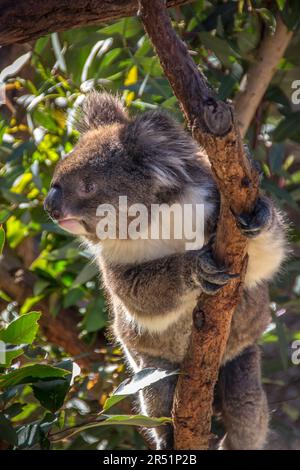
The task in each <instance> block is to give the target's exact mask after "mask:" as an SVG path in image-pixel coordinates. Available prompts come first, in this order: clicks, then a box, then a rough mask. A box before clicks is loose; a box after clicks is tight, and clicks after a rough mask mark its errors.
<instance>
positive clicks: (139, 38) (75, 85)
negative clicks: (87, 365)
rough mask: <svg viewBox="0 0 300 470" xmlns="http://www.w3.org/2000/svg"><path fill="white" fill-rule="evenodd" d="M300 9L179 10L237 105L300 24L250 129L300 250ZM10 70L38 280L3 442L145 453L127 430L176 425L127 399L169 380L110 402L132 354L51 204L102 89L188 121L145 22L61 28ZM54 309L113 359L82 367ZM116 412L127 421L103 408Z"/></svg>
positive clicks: (286, 296) (15, 341)
mask: <svg viewBox="0 0 300 470" xmlns="http://www.w3.org/2000/svg"><path fill="white" fill-rule="evenodd" d="M298 3H299V2H294V1H285V0H277V2H267V1H259V0H256V1H250V2H244V1H243V0H240V1H238V2H235V1H226V2H225V1H216V0H215V1H210V2H204V1H202V0H200V1H197V2H195V3H193V4H191V5H186V6H184V7H182V8H181V9H180V10H178V9H177V10H174V11H172V12H171V14H172V20H173V23H174V26H175V27H176V30H177V32H178V34H179V35H180V36H181V37H182V38H183V39H184V40H185V41H186V42H187V43H188V47H189V50H190V51H191V53H192V54H193V57H194V59H195V61H196V63H197V64H198V65H199V67H201V68H202V69H203V70H204V71H205V74H206V76H207V77H208V80H209V81H210V83H211V84H212V85H213V86H214V87H215V88H216V89H218V93H219V97H220V98H222V99H225V98H231V99H234V97H235V95H236V92H237V91H238V90H239V86H240V83H241V80H242V78H243V76H244V75H245V73H246V72H247V69H248V67H249V66H250V64H251V63H253V61H255V60H256V53H257V48H258V46H259V44H260V42H261V40H262V36H263V33H264V31H266V30H269V31H271V32H272V31H274V29H275V25H276V19H275V16H276V10H278V9H280V10H281V12H282V15H283V18H284V20H285V21H286V23H287V24H288V26H289V27H290V28H293V29H295V30H296V33H295V37H294V39H293V42H292V44H291V45H290V47H289V49H288V51H287V53H286V54H285V57H284V59H282V60H281V62H280V64H279V65H278V68H277V71H276V74H275V76H274V78H273V80H272V83H271V84H270V86H269V88H268V90H267V93H266V95H265V97H264V99H263V101H262V102H261V104H260V106H259V109H258V110H257V113H256V118H255V119H254V122H253V124H252V126H251V128H250V129H249V131H248V134H247V140H248V143H249V147H250V149H251V151H252V153H253V154H254V156H255V158H256V159H257V160H258V161H259V162H260V163H261V166H262V171H263V181H262V184H263V186H264V188H265V190H266V191H267V192H268V193H270V194H271V195H272V196H273V198H274V199H275V200H276V202H277V203H278V205H279V206H280V207H282V208H283V209H284V210H285V211H287V212H288V213H289V215H290V217H291V218H292V219H293V220H294V222H295V223H294V225H293V227H292V230H291V232H292V238H293V245H294V247H295V250H296V251H295V252H296V253H297V250H298V253H299V242H300V232H299V229H300V218H299V200H300V158H299V155H300V152H299V149H300V147H299V144H300V137H299V136H300V119H299V112H300V111H299V107H297V106H295V105H294V104H293V103H292V101H291V95H292V92H293V89H292V82H293V80H295V79H296V78H297V76H299V69H300V58H299V54H298V50H299V43H300V33H299V32H297V31H298V30H297V28H298V24H297V19H298V18H299V14H296V13H297V11H298V9H299V5H298ZM249 5H251V8H249ZM0 54H1V51H0ZM16 59H17V61H16ZM16 62H17V63H16ZM22 63H23V64H24V63H25V65H23V68H21V69H20V68H19V67H20V64H21V65H22ZM9 64H13V66H12V67H11V68H10V69H9V70H6V72H5V70H3V72H2V74H1V79H2V80H3V81H4V82H5V85H6V96H7V106H6V107H2V111H3V112H2V120H1V126H0V139H1V147H0V224H2V226H1V228H0V252H1V251H2V249H3V246H4V252H3V253H4V256H6V253H13V254H14V256H16V257H17V258H18V259H19V260H20V259H21V262H22V263H23V264H24V266H25V268H26V269H27V270H29V271H30V272H32V273H34V275H35V282H34V285H33V286H32V290H31V292H30V293H29V295H28V296H27V298H26V299H25V301H24V302H23V303H22V305H20V306H18V305H17V303H16V299H15V298H10V297H9V296H8V295H7V293H6V292H4V291H0V301H1V310H2V313H1V321H2V325H3V329H2V330H1V331H0V340H2V341H4V342H5V343H6V348H7V349H6V358H5V361H4V362H3V361H2V364H1V367H2V369H1V372H2V373H1V375H0V387H1V388H2V394H1V396H0V403H1V413H0V440H2V441H5V443H6V444H7V445H8V447H13V448H49V446H51V448H53V449H66V448H68V449H80V448H85V449H87V448H89V449H93V448H98V449H104V448H109V449H114V448H118V449H120V448H143V446H144V444H143V443H142V440H141V438H140V437H139V436H138V434H137V433H136V432H135V430H134V427H131V426H130V427H126V432H124V430H123V429H124V428H123V427H122V426H119V425H120V424H123V425H125V424H126V425H127V426H129V425H134V426H140V425H141V424H143V425H145V426H147V425H148V426H153V425H159V424H161V422H164V419H163V418H162V420H153V419H148V420H147V418H145V417H141V416H134V415H132V416H128V408H126V407H128V401H126V400H125V401H123V398H124V397H125V396H128V395H131V394H134V393H136V392H137V391H138V390H140V389H141V388H143V387H144V386H146V385H147V384H148V385H149V383H151V382H152V381H155V380H157V375H156V374H157V373H156V374H153V376H151V373H152V372H153V371H152V372H151V371H150V372H149V371H146V372H143V374H146V378H147V380H146V381H145V375H143V379H142V380H141V381H140V378H139V377H137V378H135V379H134V385H132V384H131V388H130V387H129V388H128V385H127V388H126V385H124V386H122V387H121V389H120V388H119V390H118V391H117V392H115V394H114V395H113V396H111V398H109V399H108V400H107V398H108V396H109V394H110V393H111V392H112V390H113V388H115V387H116V385H117V384H119V382H120V380H122V378H123V372H124V366H123V363H122V359H121V355H120V351H119V350H118V349H117V348H114V349H112V348H111V347H110V346H108V345H107V344H106V343H104V340H103V334H102V332H103V328H104V327H105V326H106V325H107V308H106V305H105V301H104V298H103V294H102V293H101V289H100V287H99V283H98V280H97V270H96V268H95V266H94V265H93V263H92V259H91V255H90V253H89V252H88V250H87V249H86V248H85V247H84V246H81V245H79V244H78V242H77V241H75V240H74V239H73V238H71V237H70V236H68V235H67V234H66V233H65V232H63V231H62V230H60V229H59V228H58V226H57V225H55V224H54V223H53V222H52V221H51V220H49V218H48V217H47V215H46V214H45V212H44V210H43V200H44V198H45V195H46V194H47V190H48V188H49V183H50V180H51V175H52V172H53V169H54V167H55V165H56V163H57V161H58V160H59V159H60V158H62V157H63V156H64V155H66V154H67V153H68V152H70V150H71V149H72V147H73V145H74V144H75V142H76V139H77V137H78V135H77V133H76V131H75V130H74V128H73V125H74V119H75V114H76V109H77V107H78V106H79V104H80V103H81V101H82V98H83V96H84V94H85V93H86V92H88V91H89V90H90V89H91V88H93V87H96V88H100V89H102V88H104V89H107V90H112V91H114V92H118V93H120V95H121V96H122V98H123V100H124V102H125V103H126V105H127V106H128V107H129V108H130V111H131V112H132V113H134V112H136V111H144V110H146V109H153V108H156V107H158V106H159V107H163V108H165V109H167V110H168V111H170V112H171V113H172V114H173V115H175V116H176V117H177V119H179V120H182V115H181V113H180V110H179V108H178V104H177V101H176V98H175V97H174V96H173V95H172V92H171V89H170V87H169V85H168V83H167V81H166V79H165V78H164V76H163V74H162V70H161V68H160V65H159V62H158V59H157V58H156V56H155V54H154V52H153V50H152V48H151V45H150V43H149V40H148V39H147V37H146V36H145V34H144V32H143V30H142V27H141V25H140V23H139V21H138V19H136V18H126V19H122V20H119V21H116V22H114V23H112V24H107V25H103V26H102V27H88V28H81V29H78V30H73V31H66V32H64V33H60V34H56V33H55V34H51V35H49V36H46V37H43V38H40V39H39V40H38V41H36V43H35V45H34V47H33V51H32V54H31V55H30V54H29V55H28V54H27V55H26V56H23V58H18V57H12V58H11V59H10V58H9V61H8V65H9ZM4 72H5V73H4ZM12 111H13V112H12ZM4 241H5V245H4ZM299 268H300V261H299V259H297V258H296V257H294V258H291V259H290V261H289V263H288V264H287V266H286V270H285V272H284V273H283V274H282V276H281V277H280V278H279V279H278V281H277V283H276V285H274V287H273V288H272V308H273V313H274V321H273V323H272V325H271V327H270V329H269V330H268V332H266V334H265V335H264V337H263V339H262V343H263V345H264V351H265V355H266V361H265V363H264V365H265V382H266V383H267V384H272V386H273V387H277V388H278V389H279V393H278V394H276V396H281V395H280V387H282V390H285V389H284V382H283V384H282V377H284V378H285V379H286V380H290V379H291V378H292V377H293V376H294V371H295V367H296V366H293V365H292V364H291V361H290V344H291V341H292V340H293V339H297V338H298V339H299V338H300V321H299V320H300V319H299V306H300V275H299ZM0 286H1V279H0ZM41 301H46V302H48V305H49V309H50V312H51V315H53V317H56V316H57V315H58V313H59V312H61V311H62V310H64V309H70V310H71V311H74V312H76V313H78V314H79V316H80V322H79V325H78V332H79V337H78V341H82V342H84V343H85V344H93V342H94V341H95V340H96V338H99V336H100V337H101V338H102V340H103V344H104V345H103V349H102V350H101V351H100V353H101V354H100V353H99V361H98V362H94V364H93V367H91V369H90V370H89V372H87V371H80V368H79V366H78V364H77V362H80V358H76V357H69V356H70V354H69V351H68V350H63V349H62V348H60V347H59V346H60V345H56V344H51V339H50V342H49V338H48V339H47V332H43V331H40V330H39V329H38V322H39V319H40V315H41V314H44V312H33V311H31V310H32V309H33V308H34V306H35V305H37V304H39V303H40V302H41ZM285 310H287V311H288V314H287V315H285V316H283V315H282V313H283V312H284V311H285ZM291 313H293V314H294V315H293V316H291ZM285 317H286V319H285ZM0 344H1V343H0ZM0 354H1V351H0ZM283 370H284V371H285V372H284V373H285V375H282V374H283V372H282V371H283ZM148 373H149V374H150V378H149V376H148ZM164 374H165V373H164V372H163V373H162V375H164ZM159 379H162V380H163V378H161V377H160V376H159ZM296 398H298V397H296ZM298 404H299V402H296V401H294V402H293V401H291V402H289V404H288V406H286V403H285V404H282V405H279V408H280V416H282V420H281V423H279V424H280V425H281V426H283V425H284V426H285V425H286V423H288V427H289V431H288V432H289V434H290V435H291V436H292V437H298V438H299V437H300V432H299V423H300V406H299V405H298ZM113 405H114V406H116V408H115V409H116V412H119V413H120V414H116V415H114V416H110V417H107V416H106V415H104V414H99V411H101V409H102V410H103V407H104V411H105V412H106V411H107V410H108V409H109V408H110V407H111V406H113ZM276 416H277V415H276ZM277 424H278V423H277ZM104 425H105V426H104ZM106 425H109V426H108V427H106ZM275 425H276V422H275ZM297 426H298V429H297ZM285 431H286V429H285ZM286 432H287V431H286Z"/></svg>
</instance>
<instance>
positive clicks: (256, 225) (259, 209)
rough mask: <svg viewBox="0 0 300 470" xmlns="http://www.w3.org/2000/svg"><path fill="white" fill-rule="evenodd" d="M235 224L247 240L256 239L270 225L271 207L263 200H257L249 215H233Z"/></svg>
mask: <svg viewBox="0 0 300 470" xmlns="http://www.w3.org/2000/svg"><path fill="white" fill-rule="evenodd" d="M234 216H235V219H236V224H237V226H238V228H239V229H240V230H241V232H242V233H243V235H245V236H246V237H248V238H254V237H257V236H258V235H259V234H260V233H261V232H262V231H264V230H267V229H268V228H269V227H270V225H271V223H272V206H271V204H270V203H269V201H268V200H267V199H265V198H260V197H259V198H258V199H257V202H256V204H255V208H254V210H253V212H252V213H251V214H240V215H237V214H234Z"/></svg>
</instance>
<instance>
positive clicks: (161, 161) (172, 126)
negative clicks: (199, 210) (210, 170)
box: [126, 110, 199, 187]
mask: <svg viewBox="0 0 300 470" xmlns="http://www.w3.org/2000/svg"><path fill="white" fill-rule="evenodd" d="M126 137H127V141H126V146H127V149H128V154H129V155H131V158H133V159H134V161H135V162H136V163H139V162H140V163H141V164H142V165H143V167H147V168H149V169H150V171H151V172H152V174H153V175H154V177H155V178H156V180H157V182H158V183H159V185H160V186H164V187H166V186H168V187H176V186H178V185H179V184H180V182H182V181H183V180H184V181H189V175H188V168H189V167H190V165H193V164H194V162H195V155H196V154H197V153H198V152H199V148H198V146H197V144H196V142H195V141H194V140H193V139H192V138H191V137H190V136H189V135H188V134H187V133H186V132H185V131H184V130H183V128H182V126H181V125H180V124H179V123H177V122H176V121H174V119H172V118H171V117H170V116H169V115H168V114H167V113H166V112H164V111H162V110H155V111H147V112H145V113H143V114H140V115H138V116H137V117H136V118H135V119H134V120H133V121H132V122H131V123H130V124H129V126H128V130H127V134H126Z"/></svg>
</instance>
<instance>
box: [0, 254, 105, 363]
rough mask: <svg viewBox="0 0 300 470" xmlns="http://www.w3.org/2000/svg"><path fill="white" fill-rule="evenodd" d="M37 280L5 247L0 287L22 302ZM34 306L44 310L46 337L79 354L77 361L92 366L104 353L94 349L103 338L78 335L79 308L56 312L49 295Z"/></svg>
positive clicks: (65, 349)
mask: <svg viewBox="0 0 300 470" xmlns="http://www.w3.org/2000/svg"><path fill="white" fill-rule="evenodd" d="M35 281H36V278H35V275H34V274H33V273H32V272H30V271H28V270H26V269H25V268H24V267H23V265H22V263H21V262H20V260H19V259H18V258H16V257H15V255H14V254H13V253H12V252H10V251H9V250H5V253H4V255H3V256H1V257H0V289H1V290H3V291H4V292H5V293H6V294H8V295H9V296H10V297H11V298H12V299H13V300H14V301H15V302H17V304H18V305H20V306H21V305H23V303H24V301H25V299H26V298H27V297H29V296H32V287H33V285H34V283H35ZM34 310H40V311H41V312H42V316H41V318H40V320H39V325H40V327H41V330H42V333H43V334H44V335H45V337H46V338H47V340H48V341H49V342H50V343H53V344H55V345H56V346H59V347H61V348H63V350H64V351H66V352H67V353H68V354H69V355H70V356H73V357H76V362H78V363H79V364H80V365H81V366H82V367H85V368H87V369H89V370H91V368H92V364H93V363H95V362H99V361H100V360H101V359H102V356H101V354H99V353H97V352H95V350H96V348H101V347H103V344H104V341H101V338H99V339H98V340H97V342H96V343H95V344H93V345H88V344H85V343H84V342H83V341H81V340H80V339H79V337H78V334H79V331H80V330H79V328H78V326H77V325H78V323H79V321H80V319H81V318H80V315H79V314H78V312H77V311H75V310H74V309H71V308H69V309H62V310H60V312H59V313H58V315H56V316H54V315H52V314H51V312H50V308H49V303H48V300H47V299H43V300H41V301H40V302H38V303H37V304H36V305H35V306H34Z"/></svg>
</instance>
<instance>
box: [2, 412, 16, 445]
mask: <svg viewBox="0 0 300 470" xmlns="http://www.w3.org/2000/svg"><path fill="white" fill-rule="evenodd" d="M0 439H1V440H3V441H5V442H8V443H9V444H12V445H15V444H16V443H17V433H16V431H15V430H14V428H13V427H12V425H11V423H10V421H9V419H7V418H6V416H5V415H4V413H0Z"/></svg>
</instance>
